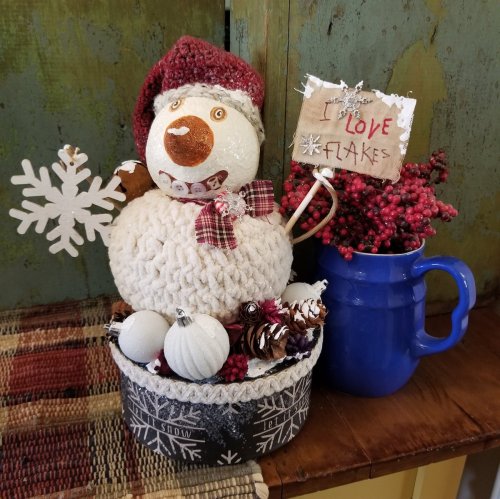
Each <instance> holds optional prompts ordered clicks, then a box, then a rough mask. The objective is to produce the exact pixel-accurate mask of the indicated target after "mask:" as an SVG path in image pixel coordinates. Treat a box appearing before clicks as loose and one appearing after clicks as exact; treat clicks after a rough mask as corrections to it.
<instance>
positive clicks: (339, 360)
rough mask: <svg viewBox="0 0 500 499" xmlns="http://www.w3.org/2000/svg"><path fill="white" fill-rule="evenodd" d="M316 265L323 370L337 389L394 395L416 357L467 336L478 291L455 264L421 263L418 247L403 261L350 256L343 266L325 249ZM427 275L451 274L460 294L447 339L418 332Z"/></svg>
mask: <svg viewBox="0 0 500 499" xmlns="http://www.w3.org/2000/svg"><path fill="white" fill-rule="evenodd" d="M318 264H319V265H318V268H319V270H318V272H319V273H318V278H320V279H327V280H328V282H329V285H328V288H327V289H326V291H325V292H324V293H323V296H322V298H323V301H324V302H325V304H326V306H327V307H328V311H329V313H328V315H327V320H326V324H325V336H324V345H323V353H322V362H321V365H322V367H323V371H324V374H325V375H326V379H327V380H328V382H329V384H330V385H331V386H333V387H335V388H337V389H340V390H342V391H345V392H348V393H352V394H354V395H360V396H368V397H380V396H383V395H388V394H390V393H393V392H395V391H396V390H398V389H399V388H401V387H402V386H404V385H405V384H406V382H407V381H408V380H409V379H410V377H411V375H412V374H413V372H414V371H415V369H416V367H417V365H418V362H419V358H420V357H422V356H423V355H430V354H434V353H439V352H443V351H444V350H447V349H448V348H450V347H452V346H453V345H455V344H456V343H457V342H458V341H459V340H460V339H461V338H462V336H463V335H464V333H465V330H466V328H467V319H468V313H469V310H470V309H471V308H472V306H473V305H474V302H475V298H476V290H475V283H474V277H473V275H472V272H471V271H470V269H469V268H468V267H467V265H465V264H464V263H463V262H462V261H460V260H458V259H456V258H452V257H443V256H437V257H431V258H425V257H424V256H423V246H422V247H421V248H420V249H418V250H416V251H412V252H411V253H405V254H401V255H371V254H366V253H355V254H354V256H353V259H352V261H350V262H346V261H345V260H344V259H343V258H342V257H341V256H340V255H339V253H338V252H337V250H336V249H335V248H332V247H327V246H324V247H322V248H321V250H320V254H319V262H318ZM430 270H443V271H445V272H448V273H449V274H451V276H452V277H453V278H454V280H455V282H456V284H457V286H458V290H459V302H458V305H457V306H456V308H455V310H454V311H453V313H452V331H451V333H450V335H449V336H448V337H446V338H439V339H438V338H434V337H431V336H429V335H428V334H427V333H426V332H425V329H424V322H425V295H426V286H425V281H424V275H425V274H426V273H427V272H428V271H430Z"/></svg>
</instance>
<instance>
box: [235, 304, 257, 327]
mask: <svg viewBox="0 0 500 499" xmlns="http://www.w3.org/2000/svg"><path fill="white" fill-rule="evenodd" d="M240 319H241V320H242V322H243V323H245V324H257V323H258V322H260V321H261V319H262V308H261V307H260V305H259V304H258V303H256V302H254V301H249V302H246V303H243V304H242V305H241V306H240Z"/></svg>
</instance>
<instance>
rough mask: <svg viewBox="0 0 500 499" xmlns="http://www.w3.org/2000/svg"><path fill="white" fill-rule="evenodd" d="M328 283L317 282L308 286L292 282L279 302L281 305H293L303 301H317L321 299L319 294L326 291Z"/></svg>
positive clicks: (324, 281) (323, 281) (303, 283)
mask: <svg viewBox="0 0 500 499" xmlns="http://www.w3.org/2000/svg"><path fill="white" fill-rule="evenodd" d="M327 285H328V282H327V281H326V279H323V280H322V281H317V282H315V283H314V284H308V283H307V282H293V283H292V284H289V285H288V286H287V287H286V288H285V291H283V294H282V295H281V301H282V302H283V303H287V302H288V303H289V304H290V303H293V302H301V301H303V300H309V299H314V300H319V299H320V298H321V293H322V292H323V291H324V290H325V289H326V286H327Z"/></svg>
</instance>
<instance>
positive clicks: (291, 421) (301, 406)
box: [253, 376, 311, 453]
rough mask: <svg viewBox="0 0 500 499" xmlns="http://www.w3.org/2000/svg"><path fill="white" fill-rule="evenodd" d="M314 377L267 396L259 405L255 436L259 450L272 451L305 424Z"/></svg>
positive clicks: (306, 378)
mask: <svg viewBox="0 0 500 499" xmlns="http://www.w3.org/2000/svg"><path fill="white" fill-rule="evenodd" d="M310 385H311V377H310V376H305V377H303V378H302V379H301V380H300V381H299V382H298V383H296V384H295V385H293V386H291V387H290V388H288V389H286V390H283V392H282V393H280V394H279V396H277V397H268V398H265V399H263V400H262V401H260V402H259V404H258V413H259V416H260V418H259V421H257V422H256V423H254V424H255V425H256V426H257V428H256V431H255V433H254V435H253V438H255V439H257V440H258V442H257V447H256V448H257V452H259V453H264V452H269V451H270V450H271V449H275V448H277V447H279V446H280V445H283V444H284V443H286V442H288V441H290V440H291V439H292V438H293V437H295V435H296V434H297V433H298V432H299V430H300V428H301V427H302V425H303V424H304V422H305V420H306V418H307V413H308V410H309V393H310V388H311V386H310Z"/></svg>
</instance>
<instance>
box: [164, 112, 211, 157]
mask: <svg viewBox="0 0 500 499" xmlns="http://www.w3.org/2000/svg"><path fill="white" fill-rule="evenodd" d="M163 143H164V146H165V150H166V151H167V154H168V155H169V156H170V158H171V159H172V161H173V162H174V163H176V164H177V165H180V166H198V165H199V164H200V163H203V161H205V160H206V159H207V158H208V156H210V152H211V151H212V148H213V146H214V133H213V131H212V129H211V128H210V127H209V126H208V125H207V123H205V121H203V120H202V119H201V118H198V116H182V117H180V118H177V119H176V120H174V121H172V123H170V124H169V125H168V126H167V129H166V131H165V136H164V138H163Z"/></svg>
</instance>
